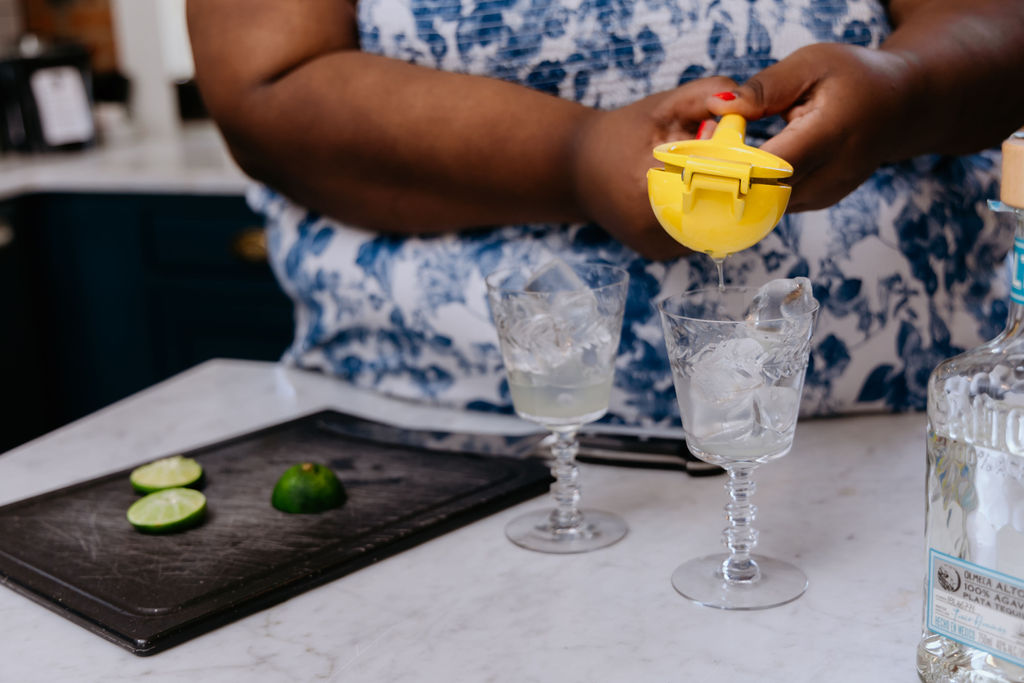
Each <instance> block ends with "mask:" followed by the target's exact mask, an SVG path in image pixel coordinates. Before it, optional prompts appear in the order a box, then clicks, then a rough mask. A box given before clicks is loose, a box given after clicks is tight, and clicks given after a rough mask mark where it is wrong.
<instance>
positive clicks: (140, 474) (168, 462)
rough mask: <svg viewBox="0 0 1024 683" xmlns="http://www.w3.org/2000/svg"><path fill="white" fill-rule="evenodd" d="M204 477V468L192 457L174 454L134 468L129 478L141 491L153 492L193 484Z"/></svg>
mask: <svg viewBox="0 0 1024 683" xmlns="http://www.w3.org/2000/svg"><path fill="white" fill-rule="evenodd" d="M202 477H203V468H202V466H200V464H199V463H197V462H196V461H195V460H193V459H192V458H186V457H185V456H183V455H172V456H171V457H169V458H161V459H160V460H154V461H153V462H151V463H149V464H148V465H142V466H141V467H136V468H135V469H134V470H132V473H131V476H130V477H129V480H130V481H131V483H132V488H134V489H135V490H136V491H138V492H139V493H153V492H154V491H162V490H164V489H172V488H175V487H178V486H192V485H193V484H196V483H197V482H198V481H199V480H200V479H202Z"/></svg>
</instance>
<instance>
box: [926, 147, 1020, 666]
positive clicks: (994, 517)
mask: <svg viewBox="0 0 1024 683" xmlns="http://www.w3.org/2000/svg"><path fill="white" fill-rule="evenodd" d="M1000 196H1001V199H1002V201H1000V202H990V206H991V207H992V209H993V210H995V211H1000V212H1009V213H1012V214H1014V217H1015V219H1016V234H1015V237H1014V243H1013V261H1012V274H1011V293H1010V312H1009V318H1008V320H1007V323H1006V329H1004V330H1003V332H1002V333H1000V334H999V335H998V336H997V337H996V338H995V339H993V340H991V341H989V342H986V343H985V344H982V345H981V346H979V347H978V348H975V349H972V350H970V351H967V352H965V353H962V354H960V355H959V356H956V357H954V358H950V359H949V360H946V361H944V362H943V363H941V364H939V366H938V367H937V368H936V369H935V371H934V372H933V373H932V375H931V378H930V380H929V383H928V443H927V456H928V470H927V484H926V486H927V489H926V517H925V527H926V531H925V536H926V541H927V557H926V560H927V574H926V580H925V604H924V626H923V635H922V638H921V641H920V643H919V645H918V649H917V670H918V674H919V675H920V677H921V680H922V681H925V682H926V683H940V682H941V683H953V682H956V683H981V682H984V683H1024V133H1018V134H1017V135H1015V136H1014V137H1012V138H1011V139H1009V140H1007V141H1006V142H1005V143H1004V144H1003V179H1002V191H1001V193H1000Z"/></svg>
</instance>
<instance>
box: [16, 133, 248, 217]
mask: <svg viewBox="0 0 1024 683" xmlns="http://www.w3.org/2000/svg"><path fill="white" fill-rule="evenodd" d="M251 182H252V181H250V180H249V179H248V178H247V177H246V176H245V174H244V173H242V171H241V170H240V169H239V168H238V166H237V165H236V164H235V162H234V161H233V160H232V159H231V157H230V155H229V154H228V152H227V148H226V147H225V145H224V141H223V139H222V138H221V137H220V135H219V133H218V132H217V130H216V129H215V128H214V126H213V124H212V123H209V122H198V123H190V124H187V125H184V126H182V128H181V130H180V132H179V133H178V134H176V135H173V136H169V137H164V138H159V139H137V138H133V137H131V136H124V138H123V139H121V140H118V141H111V142H108V143H106V144H102V145H98V146H96V147H93V148H90V149H87V150H82V151H74V152H54V153H50V154H35V155H27V154H24V155H23V154H17V155H13V154H8V155H4V156H0V200H2V199H10V198H13V197H17V196H19V195H23V194H31V193H38V192H111V193H132V192H148V193H155V194H165V193H174V194H230V195H235V194H237V195H241V194H244V192H245V190H246V188H247V187H248V186H249V184H250V183H251Z"/></svg>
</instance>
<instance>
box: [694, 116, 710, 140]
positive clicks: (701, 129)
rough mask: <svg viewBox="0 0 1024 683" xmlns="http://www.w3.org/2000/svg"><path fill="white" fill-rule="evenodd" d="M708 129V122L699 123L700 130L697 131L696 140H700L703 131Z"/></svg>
mask: <svg viewBox="0 0 1024 683" xmlns="http://www.w3.org/2000/svg"><path fill="white" fill-rule="evenodd" d="M707 127H708V120H707V119H704V120H703V121H701V122H700V128H698V129H697V138H696V139H697V140H700V136H701V135H702V134H703V133H704V129H705V128H707Z"/></svg>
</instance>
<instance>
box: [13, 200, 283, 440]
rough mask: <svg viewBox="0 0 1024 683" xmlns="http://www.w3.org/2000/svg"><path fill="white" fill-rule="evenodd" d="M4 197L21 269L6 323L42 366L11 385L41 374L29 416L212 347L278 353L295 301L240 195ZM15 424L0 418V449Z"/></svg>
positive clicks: (70, 410)
mask: <svg viewBox="0 0 1024 683" xmlns="http://www.w3.org/2000/svg"><path fill="white" fill-rule="evenodd" d="M7 206H8V207H9V213H11V214H12V215H13V218H12V221H13V222H14V229H15V231H16V233H17V237H18V240H17V241H18V249H17V251H16V253H13V255H12V256H11V257H10V258H11V259H16V260H17V262H18V267H17V269H16V272H15V271H12V273H11V274H10V275H9V277H10V278H11V279H12V280H13V279H17V280H18V282H17V283H14V284H12V285H10V286H8V287H5V289H4V291H5V292H6V293H7V296H8V298H11V299H12V305H13V304H14V303H16V304H17V306H18V307H20V309H22V310H21V313H20V315H21V322H20V323H19V324H18V325H17V329H16V330H15V331H14V335H13V336H14V337H16V338H17V339H18V344H19V345H20V348H30V349H31V350H32V354H31V355H34V356H35V358H36V361H35V363H37V364H38V366H39V367H36V368H35V369H34V370H33V371H32V373H31V374H32V375H34V376H35V378H34V380H33V379H32V378H29V377H27V376H23V377H21V378H20V380H19V381H20V382H21V384H22V386H21V387H15V389H16V391H27V390H28V387H27V386H25V385H26V384H32V383H33V381H34V382H35V383H37V392H38V393H39V395H40V396H41V397H42V398H43V402H44V403H45V408H44V415H43V417H42V419H37V420H36V423H35V424H36V425H37V427H36V430H38V429H40V428H42V429H44V430H45V429H52V428H54V427H56V426H59V425H60V424H64V423H66V422H68V421H70V420H73V419H76V418H78V417H81V416H83V415H86V414H88V413H90V412H92V411H94V410H97V409H98V408H101V407H103V406H105V405H107V404H109V403H111V402H113V401H116V400H118V399H121V398H123V397H125V396H128V395H129V394H131V393H134V392H136V391H138V390H140V389H143V388H145V387H147V386H150V385H152V384H153V383H155V382H158V381H160V380H162V379H165V378H167V377H169V376H171V375H173V374H175V373H177V372H180V371H182V370H184V369H187V368H189V367H191V366H193V365H195V364H197V363H199V362H202V361H204V360H207V359H209V358H215V357H230V358H248V359H255V360H276V359H277V358H279V357H280V355H281V353H282V352H283V351H284V349H285V347H286V346H287V344H288V343H289V341H290V339H291V333H292V310H291V303H290V301H289V300H288V298H287V297H286V296H285V295H284V294H283V293H282V292H281V291H280V289H279V288H278V286H277V283H276V282H275V280H274V278H273V274H272V273H271V271H270V268H269V266H268V265H267V263H266V258H265V249H264V248H263V242H262V227H261V225H260V220H259V218H258V217H257V216H255V215H254V214H252V213H251V212H250V211H249V209H248V208H247V207H246V206H245V202H244V199H243V198H241V197H234V196H231V197H228V196H165V195H99V194H46V195H43V194H40V195H30V196H25V197H20V198H18V199H17V200H15V201H14V202H8V204H7ZM2 253H3V252H2V251H0V259H2V258H3V256H2ZM0 268H2V260H0ZM4 284H6V283H5V281H4V280H0V286H3V285H4ZM12 291H14V292H17V294H16V295H15V296H14V297H10V296H9V295H10V292H12ZM0 315H8V314H7V312H6V311H5V310H4V309H3V308H0ZM10 315H11V316H12V317H11V318H9V319H10V320H14V317H13V316H14V315H15V314H10ZM11 342H13V339H12V340H9V342H8V343H11ZM0 348H2V347H0ZM15 355H16V354H15ZM8 395H10V393H8ZM15 431H16V430H13V429H7V428H6V427H3V428H2V429H0V451H2V450H4V449H5V447H11V446H12V445H15V443H17V442H19V440H24V433H21V434H18V435H15ZM23 431H24V430H22V432H23Z"/></svg>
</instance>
